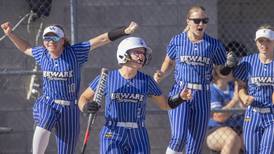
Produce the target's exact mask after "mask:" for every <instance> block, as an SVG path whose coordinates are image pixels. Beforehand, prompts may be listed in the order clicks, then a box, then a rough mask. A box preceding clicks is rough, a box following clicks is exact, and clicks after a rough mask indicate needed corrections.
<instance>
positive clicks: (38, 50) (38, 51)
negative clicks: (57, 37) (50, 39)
mask: <svg viewBox="0 0 274 154" xmlns="http://www.w3.org/2000/svg"><path fill="white" fill-rule="evenodd" d="M45 50H46V48H44V47H42V46H38V47H34V48H32V56H33V57H34V59H35V61H36V62H37V63H38V64H41V59H42V55H43V53H45Z"/></svg>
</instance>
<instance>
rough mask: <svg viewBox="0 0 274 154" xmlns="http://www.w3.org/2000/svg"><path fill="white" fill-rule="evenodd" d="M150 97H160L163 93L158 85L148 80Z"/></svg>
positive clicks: (150, 79)
mask: <svg viewBox="0 0 274 154" xmlns="http://www.w3.org/2000/svg"><path fill="white" fill-rule="evenodd" d="M148 80H149V81H148V95H150V96H152V95H153V96H160V95H162V91H161V89H160V88H159V86H158V84H157V83H156V82H155V81H154V80H153V79H152V78H151V77H149V78H148Z"/></svg>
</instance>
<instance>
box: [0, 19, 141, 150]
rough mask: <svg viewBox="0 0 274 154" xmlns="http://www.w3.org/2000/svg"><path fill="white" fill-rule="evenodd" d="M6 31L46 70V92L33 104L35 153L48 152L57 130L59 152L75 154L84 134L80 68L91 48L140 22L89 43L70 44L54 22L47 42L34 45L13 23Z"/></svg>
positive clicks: (128, 31) (46, 33) (6, 25)
mask: <svg viewBox="0 0 274 154" xmlns="http://www.w3.org/2000/svg"><path fill="white" fill-rule="evenodd" d="M1 28H2V29H3V30H4V32H5V34H6V35H7V36H8V37H9V38H10V40H11V41H12V42H13V43H14V45H15V46H16V47H17V48H18V49H19V50H20V51H21V52H23V53H24V54H26V55H28V56H32V57H34V59H35V61H36V62H37V63H38V64H39V65H40V67H41V70H42V71H43V95H42V96H41V97H40V98H38V100H37V101H36V102H35V104H34V107H33V118H34V121H35V124H36V128H35V132H34V136H33V144H32V145H33V149H32V150H33V154H44V152H45V151H46V148H47V145H48V141H49V137H50V133H51V131H52V130H53V129H55V130H56V131H55V132H56V133H55V136H56V141H57V145H58V153H59V154H73V153H74V152H75V147H76V143H77V140H78V136H79V133H80V120H79V109H78V106H77V105H76V104H77V99H78V93H79V87H80V74H81V72H80V70H81V68H82V66H83V64H84V63H85V62H87V60H88V54H89V50H93V49H96V48H98V47H100V46H103V45H105V44H107V43H109V42H111V41H113V40H115V39H117V38H119V37H121V36H124V35H127V34H131V33H133V32H134V31H135V30H136V28H137V24H136V23H135V22H132V23H131V24H130V25H129V26H128V27H123V28H118V29H115V30H112V31H110V32H109V33H104V34H101V35H99V36H97V37H95V38H92V39H90V40H89V41H86V42H81V43H77V44H74V45H70V44H69V42H68V40H67V39H66V38H65V34H64V30H63V28H62V27H61V26H59V25H51V26H48V27H46V28H45V30H44V32H43V45H42V46H38V47H34V48H32V47H31V46H30V45H29V43H28V42H26V41H25V40H23V39H21V38H20V37H18V36H17V35H16V34H14V32H13V31H12V25H11V24H10V23H9V22H6V23H4V24H2V25H1Z"/></svg>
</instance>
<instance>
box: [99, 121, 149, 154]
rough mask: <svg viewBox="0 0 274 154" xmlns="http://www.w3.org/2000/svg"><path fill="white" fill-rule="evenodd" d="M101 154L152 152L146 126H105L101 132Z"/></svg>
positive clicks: (141, 153) (144, 153)
mask: <svg viewBox="0 0 274 154" xmlns="http://www.w3.org/2000/svg"><path fill="white" fill-rule="evenodd" d="M99 138H100V154H150V143H149V138H148V133H147V130H146V128H145V127H141V128H123V127H116V126H104V127H103V128H102V130H101V132H100V136H99Z"/></svg>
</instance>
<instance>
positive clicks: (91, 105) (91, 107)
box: [83, 101, 101, 114]
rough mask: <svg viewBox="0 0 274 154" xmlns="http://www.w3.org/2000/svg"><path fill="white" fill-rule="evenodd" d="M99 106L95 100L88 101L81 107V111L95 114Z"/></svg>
mask: <svg viewBox="0 0 274 154" xmlns="http://www.w3.org/2000/svg"><path fill="white" fill-rule="evenodd" d="M100 108H101V105H100V104H98V103H97V102H95V101H92V102H88V103H86V104H85V105H84V107H83V112H84V113H88V114H95V113H97V112H98V110H99V109H100Z"/></svg>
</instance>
